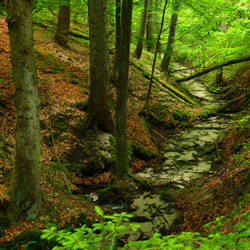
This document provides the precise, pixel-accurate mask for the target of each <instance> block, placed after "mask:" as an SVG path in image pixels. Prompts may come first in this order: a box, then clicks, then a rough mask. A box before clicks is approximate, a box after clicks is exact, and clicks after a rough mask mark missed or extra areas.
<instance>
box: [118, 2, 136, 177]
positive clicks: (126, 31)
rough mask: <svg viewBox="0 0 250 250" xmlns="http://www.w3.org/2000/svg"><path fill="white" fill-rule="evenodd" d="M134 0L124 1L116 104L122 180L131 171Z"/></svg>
mask: <svg viewBox="0 0 250 250" xmlns="http://www.w3.org/2000/svg"><path fill="white" fill-rule="evenodd" d="M132 7H133V0H123V1H122V19H121V31H122V32H121V42H120V46H119V62H120V63H119V68H118V83H119V84H118V85H117V103H116V175H117V179H119V178H121V177H122V176H124V175H125V174H127V173H128V171H129V162H128V146H127V134H126V115H127V96H128V71H129V52H130V36H131V19H132Z"/></svg>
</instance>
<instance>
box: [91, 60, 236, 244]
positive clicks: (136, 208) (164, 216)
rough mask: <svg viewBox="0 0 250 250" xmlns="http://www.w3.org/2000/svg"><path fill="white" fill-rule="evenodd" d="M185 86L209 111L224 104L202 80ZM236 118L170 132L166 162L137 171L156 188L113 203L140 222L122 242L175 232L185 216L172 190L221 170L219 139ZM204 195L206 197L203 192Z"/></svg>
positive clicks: (226, 117) (164, 151)
mask: <svg viewBox="0 0 250 250" xmlns="http://www.w3.org/2000/svg"><path fill="white" fill-rule="evenodd" d="M174 68H175V69H176V70H178V71H176V72H178V75H177V74H176V75H175V77H177V78H181V77H184V76H187V75H190V74H191V70H190V69H186V68H185V67H184V66H182V65H180V64H175V65H174ZM182 86H183V87H184V88H186V89H187V90H188V91H189V92H190V93H191V94H192V95H193V96H194V97H196V98H197V100H198V101H199V103H200V105H201V106H202V107H203V108H205V109H207V110H211V109H213V108H215V107H219V106H220V105H222V104H224V100H221V99H220V98H219V97H218V95H216V94H213V93H211V92H209V91H208V89H207V87H206V86H205V85H204V84H202V83H201V82H200V81H198V80H190V81H187V82H185V83H183V85H182ZM232 117H233V114H226V115H225V114H223V115H221V116H219V115H216V116H210V117H208V118H207V119H206V120H205V121H202V122H201V123H198V124H196V125H195V126H193V127H191V128H186V129H183V130H182V131H180V132H177V133H174V134H172V135H168V137H167V138H166V139H165V143H164V144H163V146H162V149H161V153H162V155H163V159H162V163H160V164H153V165H150V166H149V167H147V168H145V170H144V171H143V172H140V173H137V174H136V175H137V176H138V177H140V178H143V179H144V180H148V181H149V182H150V183H153V186H154V190H150V191H139V190H138V191H136V192H134V194H130V203H129V204H109V206H111V207H112V209H113V210H116V211H117V212H120V211H124V210H125V211H127V212H128V213H130V214H133V218H132V219H131V220H130V222H128V224H132V223H135V224H140V228H139V230H138V231H136V232H132V231H128V232H126V235H125V236H124V237H123V238H122V239H121V241H122V242H124V243H126V242H128V241H136V240H144V239H148V238H149V237H151V236H152V235H153V234H154V233H156V232H158V233H161V234H162V235H166V234H171V232H173V231H174V230H175V228H176V227H178V225H180V223H181V222H182V220H183V218H182V216H181V215H180V213H179V212H178V209H177V208H176V205H175V203H174V202H173V200H171V198H170V196H169V195H168V193H169V191H171V190H172V191H173V190H176V189H182V188H185V187H187V186H189V185H190V184H191V183H192V181H194V180H195V179H199V178H201V177H203V176H206V175H209V174H216V173H217V172H218V170H219V167H218V166H217V165H216V157H217V156H216V153H218V152H219V151H218V150H219V149H218V147H217V144H216V142H217V138H218V137H219V135H220V133H221V131H222V130H224V129H225V128H226V126H227V125H228V124H229V123H230V122H231V121H232ZM159 136H161V135H159ZM211 152H213V154H211ZM200 196H201V197H202V198H204V197H203V194H200ZM89 198H90V199H92V200H93V201H94V200H97V198H98V196H97V194H96V193H92V194H90V196H89Z"/></svg>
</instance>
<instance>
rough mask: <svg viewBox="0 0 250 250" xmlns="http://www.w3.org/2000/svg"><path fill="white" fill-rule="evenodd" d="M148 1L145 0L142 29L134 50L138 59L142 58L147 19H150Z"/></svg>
mask: <svg viewBox="0 0 250 250" xmlns="http://www.w3.org/2000/svg"><path fill="white" fill-rule="evenodd" d="M148 3H149V0H144V7H143V15H142V22H141V29H140V34H139V38H138V43H137V47H136V49H135V52H134V55H135V56H136V58H137V59H140V57H141V54H142V50H143V40H144V36H145V30H146V26H147V19H148Z"/></svg>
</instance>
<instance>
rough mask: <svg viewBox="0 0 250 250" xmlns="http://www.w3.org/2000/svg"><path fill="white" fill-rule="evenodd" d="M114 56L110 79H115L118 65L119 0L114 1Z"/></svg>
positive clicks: (119, 34) (119, 36) (119, 35)
mask: <svg viewBox="0 0 250 250" xmlns="http://www.w3.org/2000/svg"><path fill="white" fill-rule="evenodd" d="M115 5H116V8H115V30H116V32H115V58H114V63H113V70H112V80H114V81H116V80H117V74H118V72H117V70H118V65H119V56H118V53H119V46H120V40H121V0H116V2H115Z"/></svg>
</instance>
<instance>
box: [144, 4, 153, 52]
mask: <svg viewBox="0 0 250 250" xmlns="http://www.w3.org/2000/svg"><path fill="white" fill-rule="evenodd" d="M146 38H147V51H150V52H152V51H153V50H154V47H155V46H154V23H153V0H149V9H148V21H147V30H146Z"/></svg>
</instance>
